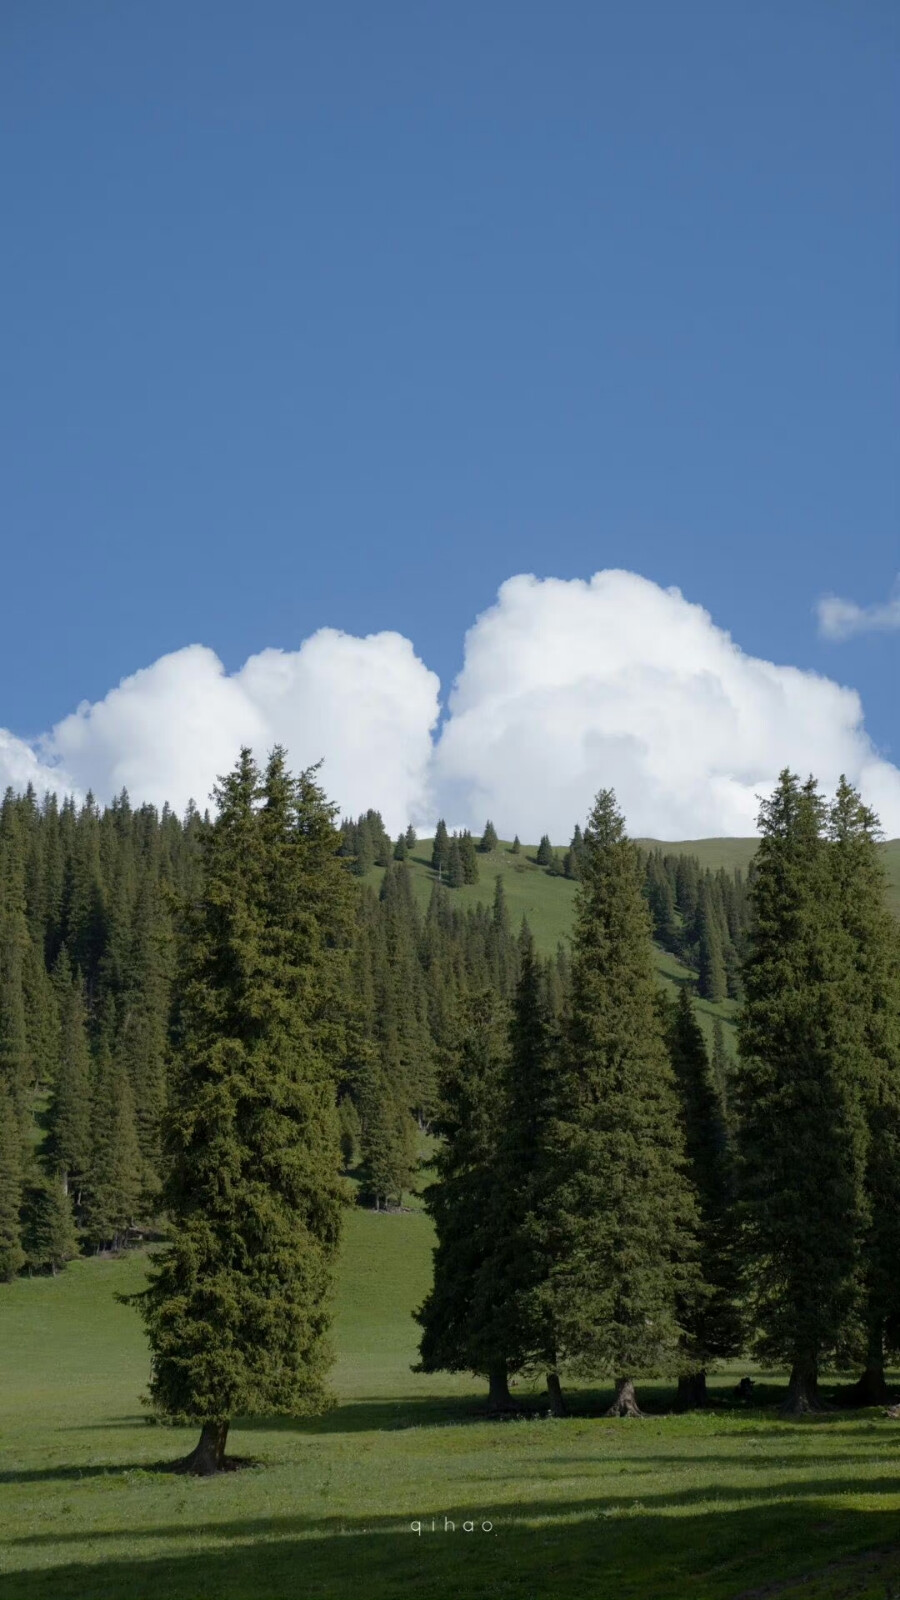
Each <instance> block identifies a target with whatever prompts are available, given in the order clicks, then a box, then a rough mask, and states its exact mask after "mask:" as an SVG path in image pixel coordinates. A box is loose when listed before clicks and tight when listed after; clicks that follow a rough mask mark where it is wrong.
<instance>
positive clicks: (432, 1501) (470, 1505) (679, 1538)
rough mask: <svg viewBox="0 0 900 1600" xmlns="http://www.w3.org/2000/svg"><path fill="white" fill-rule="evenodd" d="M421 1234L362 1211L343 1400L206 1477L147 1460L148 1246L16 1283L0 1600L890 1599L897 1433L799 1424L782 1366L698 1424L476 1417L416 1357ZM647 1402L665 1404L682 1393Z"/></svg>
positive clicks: (350, 1257) (899, 1530) (234, 1444)
mask: <svg viewBox="0 0 900 1600" xmlns="http://www.w3.org/2000/svg"><path fill="white" fill-rule="evenodd" d="M431 1237H432V1235H431V1228H430V1224H429V1222H428V1219H427V1217H425V1216H424V1215H423V1214H422V1213H398V1214H389V1215H384V1214H382V1215H376V1214H375V1213H372V1212H364V1211H354V1212H351V1213H350V1214H349V1215H348V1219H347V1231H346V1240H345V1248H344V1254H343V1261H342V1271H341V1274H340V1280H339V1287H338V1297H337V1307H336V1311H337V1317H336V1346H337V1351H338V1360H337V1364H336V1368H335V1375H334V1382H335V1388H336V1391H337V1394H338V1399H339V1404H338V1406H337V1407H336V1409H335V1410H333V1411H332V1412H330V1413H329V1414H327V1415H326V1416H325V1417H322V1418H319V1419H315V1420H313V1421H307V1422H293V1421H291V1420H281V1421H276V1422H271V1421H265V1422H263V1421H258V1422H256V1421H254V1420H253V1419H247V1420H244V1421H243V1422H242V1423H241V1424H240V1425H239V1426H237V1427H235V1428H234V1430H233V1435H232V1438H231V1440H230V1446H231V1448H232V1449H233V1451H234V1452H235V1453H236V1454H239V1455H245V1456H252V1457H254V1458H256V1459H258V1460H259V1462H260V1463H261V1465H260V1466H259V1467H257V1468H252V1469H249V1470H247V1471H244V1472H241V1473H235V1474H229V1475H226V1476H224V1477H222V1478H219V1479H214V1480H212V1481H203V1480H189V1479H184V1478H173V1477H171V1476H168V1475H166V1474H163V1473H159V1472H157V1471H156V1470H154V1469H155V1467H156V1466H157V1465H158V1463H159V1462H160V1461H163V1460H166V1459H172V1458H174V1457H175V1456H177V1455H178V1454H180V1453H182V1452H183V1451H184V1450H185V1449H186V1448H187V1447H188V1445H189V1444H192V1443H193V1442H194V1433H193V1430H192V1431H190V1432H186V1431H185V1430H181V1429H169V1428H164V1427H152V1426H148V1425H147V1423H146V1421H145V1420H143V1417H142V1414H141V1408H140V1406H139V1404H138V1396H139V1394H140V1392H141V1389H142V1388H143V1385H144V1382H145V1379H146V1375H147V1352H146V1347H145V1345H144V1340H143V1335H142V1331H141V1326H140V1322H139V1319H138V1317H137V1315H136V1313H135V1312H133V1311H132V1310H130V1309H128V1308H126V1307H123V1306H120V1305H118V1304H117V1303H116V1301H115V1299H114V1294H115V1291H116V1290H122V1289H128V1288H133V1287H136V1286H138V1285H139V1284H140V1282H141V1279H142V1275H143V1272H144V1265H145V1261H144V1258H143V1257H141V1256H139V1255H132V1256H129V1257H127V1258H125V1259H123V1260H118V1261H109V1260H91V1261H83V1262H77V1263H75V1264H74V1265H73V1266H72V1267H71V1268H70V1269H68V1270H67V1271H66V1272H65V1273H64V1274H61V1275H60V1276H59V1277H58V1278H55V1279H40V1280H35V1281H33V1282H28V1281H19V1282H16V1283H14V1284H11V1285H9V1286H4V1287H3V1289H2V1291H0V1454H2V1464H0V1527H2V1533H0V1600H21V1597H23V1596H25V1595H27V1596H28V1597H29V1600H51V1597H52V1600H145V1597H146V1600H163V1597H165V1600H219V1597H222V1600H257V1597H258V1600H281V1597H282V1596H284V1597H287V1596H291V1597H293V1596H295V1595H299V1596H303V1597H306V1596H311V1597H320V1600H347V1597H348V1596H353V1597H354V1600H451V1597H455V1596H457V1595H461V1594H462V1593H464V1592H465V1593H466V1594H468V1595H471V1596H473V1597H475V1600H488V1597H490V1600H495V1597H496V1600H606V1597H610V1600H613V1597H615V1600H726V1597H727V1600H735V1597H737V1596H743V1597H744V1600H751V1595H754V1594H755V1595H757V1596H759V1597H760V1600H761V1596H762V1595H763V1594H764V1595H765V1596H767V1597H768V1596H769V1595H771V1596H773V1597H774V1596H775V1595H777V1596H779V1597H781V1596H783V1597H784V1600H838V1596H841V1597H847V1596H856V1597H859V1600H863V1597H866V1600H875V1597H876V1596H877V1600H885V1596H887V1595H889V1594H890V1593H891V1590H890V1588H889V1585H893V1584H895V1583H900V1544H898V1542H900V1474H898V1472H897V1470H896V1455H897V1445H898V1427H897V1424H892V1423H891V1422H889V1421H887V1420H886V1419H885V1418H883V1417H882V1416H881V1415H880V1414H879V1413H877V1412H867V1413H854V1414H851V1415H844V1414H841V1413H840V1412H838V1413H835V1414H834V1415H833V1416H829V1417H828V1418H827V1419H826V1420H823V1421H817V1422H813V1423H809V1422H806V1423H785V1422H783V1421H781V1420H779V1419H778V1418H777V1416H776V1415H775V1414H774V1412H773V1411H772V1409H771V1407H772V1406H774V1404H775V1401H776V1398H777V1390H776V1388H775V1387H774V1386H773V1384H774V1378H773V1375H771V1374H770V1375H765V1374H760V1375H759V1388H758V1393H759V1396H760V1399H761V1401H762V1402H763V1405H762V1407H760V1408H755V1409H753V1410H750V1411H746V1412H741V1411H738V1410H736V1409H735V1408H734V1407H733V1405H732V1404H731V1402H730V1398H729V1397H728V1396H729V1391H730V1387H731V1385H732V1384H733V1383H734V1380H735V1376H736V1374H735V1373H729V1374H722V1375H721V1376H720V1377H719V1378H718V1379H716V1380H715V1381H714V1384H713V1390H714V1393H715V1394H716V1395H717V1397H718V1401H719V1403H718V1405H717V1406H716V1407H715V1408H714V1409H712V1410H711V1411H710V1412H709V1413H708V1414H701V1415H694V1416H688V1417H678V1416H670V1415H663V1414H655V1415H650V1416H648V1417H647V1418H646V1419H645V1420H644V1421H643V1422H623V1421H609V1420H606V1419H603V1418H601V1417H600V1416H597V1415H582V1416H577V1417H572V1418H570V1419H567V1420H564V1421H551V1420H549V1419H548V1418H546V1417H545V1416H543V1415H542V1414H541V1408H542V1402H541V1398H540V1394H539V1392H538V1391H537V1390H532V1389H530V1388H529V1387H528V1386H519V1389H518V1390H517V1393H518V1394H520V1395H521V1397H522V1400H523V1403H524V1404H525V1405H526V1407H529V1408H530V1414H529V1415H527V1416H525V1417H524V1418H523V1419H522V1420H515V1421H509V1422H489V1421H486V1420H483V1419H482V1416H481V1414H480V1407H481V1404H482V1396H483V1387H482V1386H481V1385H480V1384H477V1383H475V1382H473V1381H472V1380H470V1379H469V1378H467V1377H463V1376H460V1377H456V1378H454V1377H450V1376H447V1375H437V1376H426V1375H423V1374H416V1373H413V1372H411V1371H410V1364H411V1363H412V1362H413V1361H414V1360H415V1347H416V1327H415V1324H414V1323H413V1321H412V1317H411V1311H412V1308H413V1307H414V1306H415V1305H416V1304H417V1303H418V1302H419V1301H420V1300H421V1298H422V1296H423V1294H424V1292H425V1290H426V1288H427V1285H428V1281H429V1275H430V1243H431ZM743 1370H746V1369H745V1368H742V1369H741V1371H743ZM641 1395H642V1399H643V1400H644V1402H645V1404H647V1405H648V1406H649V1407H651V1408H652V1407H656V1408H657V1411H658V1412H661V1408H664V1407H665V1406H666V1405H667V1404H668V1403H669V1401H670V1399H671V1390H670V1389H669V1388H667V1387H666V1386H665V1385H662V1384H658V1385H644V1386H642V1389H641ZM607 1398H608V1396H604V1394H603V1393H601V1392H594V1391H591V1390H588V1389H585V1390H583V1391H581V1393H580V1395H579V1405H580V1406H581V1407H582V1408H583V1409H584V1410H585V1411H593V1412H597V1411H599V1410H600V1409H601V1407H602V1405H603V1403H604V1400H605V1399H607ZM767 1408H768V1409H767ZM445 1517H446V1518H449V1519H450V1520H451V1521H452V1522H454V1523H455V1524H456V1527H455V1530H454V1531H450V1530H449V1529H447V1531H444V1522H443V1519H444V1518H445ZM432 1519H434V1524H435V1526H434V1531H432V1528H431V1522H432ZM467 1519H468V1520H471V1521H473V1522H474V1523H475V1528H474V1529H473V1531H471V1532H466V1531H464V1529H463V1523H464V1521H465V1520H467ZM413 1521H419V1522H421V1524H422V1532H421V1534H418V1535H417V1534H415V1533H413V1532H412V1531H411V1529H410V1524H411V1523H412V1522H413ZM484 1521H489V1522H491V1524H492V1527H491V1529H490V1531H489V1532H485V1531H482V1530H481V1523H482V1522H484ZM773 1585H775V1586H776V1587H772V1586H773Z"/></svg>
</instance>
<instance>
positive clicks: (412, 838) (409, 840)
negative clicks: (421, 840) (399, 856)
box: [404, 823, 418, 850]
mask: <svg viewBox="0 0 900 1600" xmlns="http://www.w3.org/2000/svg"><path fill="white" fill-rule="evenodd" d="M404 837H405V839H406V848H407V850H414V849H415V848H416V844H417V843H418V841H417V839H416V830H415V828H414V827H413V825H412V823H410V825H409V827H408V828H407V830H406V833H405V835H404Z"/></svg>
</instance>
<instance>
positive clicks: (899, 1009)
mask: <svg viewBox="0 0 900 1600" xmlns="http://www.w3.org/2000/svg"><path fill="white" fill-rule="evenodd" d="M878 833H879V829H878V819H877V817H876V816H875V814H874V813H873V812H872V811H871V810H870V809H869V808H868V807H867V806H865V805H863V803H862V801H861V799H860V797H859V794H858V793H857V792H856V790H855V789H853V788H852V786H851V785H850V784H848V783H847V781H846V779H845V778H843V777H842V778H841V780H840V783H839V785H838V790H837V794H836V796H835V798H834V801H833V803H832V805H831V808H830V811H829V815H828V826H827V836H828V839H829V857H830V864H831V869H832V876H833V879H834V883H835V888H836V895H837V908H838V915H839V916H840V920H841V925H842V928H843V930H844V932H845V933H846V935H847V937H848V938H849V941H850V945H851V949H852V971H851V974H850V980H849V987H848V992H847V995H846V999H845V1010H846V1011H847V1012H849V1013H851V1014H852V1015H853V1017H854V1018H855V1019H856V1031H857V1034H858V1036H859V1037H860V1039H861V1043H862V1048H863V1052H864V1061H865V1073H864V1077H863V1094H864V1108H865V1117H866V1122H867V1127H868V1150H867V1160H866V1173H865V1191H866V1199H867V1203H868V1227H867V1229H866V1231H865V1233H864V1235H863V1238H862V1280H863V1310H862V1331H861V1339H860V1340H859V1342H858V1344H857V1347H856V1349H855V1350H852V1351H851V1352H850V1353H851V1354H852V1355H855V1356H856V1358H857V1359H858V1360H860V1361H861V1362H863V1363H864V1364H865V1366H866V1367H867V1369H868V1370H869V1371H870V1372H877V1371H878V1370H879V1369H882V1368H883V1365H884V1359H885V1350H886V1348H887V1349H890V1350H891V1351H896V1350H897V1349H898V1348H900V1280H898V1272H897V1263H898V1260H900V935H898V930H897V925H896V922H895V921H894V919H893V918H892V917H891V915H890V913H889V912H888V910H887V907H886V905H885V881H884V873H883V870H882V867H881V863H880V861H879V859H878V855H877V846H876V840H877V838H878ZM882 1381H883V1379H882ZM861 1398H862V1399H863V1401H864V1402H865V1400H866V1399H872V1400H876V1399H882V1398H884V1394H883V1393H878V1394H872V1395H871V1396H865V1395H864V1396H862V1397H861Z"/></svg>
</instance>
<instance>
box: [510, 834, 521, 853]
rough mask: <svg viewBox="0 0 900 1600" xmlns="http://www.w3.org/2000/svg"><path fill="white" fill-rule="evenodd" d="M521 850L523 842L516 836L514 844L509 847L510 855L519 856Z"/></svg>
mask: <svg viewBox="0 0 900 1600" xmlns="http://www.w3.org/2000/svg"><path fill="white" fill-rule="evenodd" d="M521 849H522V845H521V842H520V840H519V835H518V834H516V837H515V838H514V839H513V842H512V844H511V845H510V847H509V853H510V855H511V856H517V855H519V853H520V851H521Z"/></svg>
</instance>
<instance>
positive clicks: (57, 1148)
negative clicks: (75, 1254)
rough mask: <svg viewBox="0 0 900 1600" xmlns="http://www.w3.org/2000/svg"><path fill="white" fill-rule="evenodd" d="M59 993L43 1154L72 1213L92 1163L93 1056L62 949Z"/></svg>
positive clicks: (77, 983)
mask: <svg viewBox="0 0 900 1600" xmlns="http://www.w3.org/2000/svg"><path fill="white" fill-rule="evenodd" d="M56 984H57V991H58V994H59V1011H60V1029H59V1060H58V1064H57V1072H56V1081H55V1083H54V1085H53V1094H52V1097H51V1101H50V1110H49V1116H48V1137H47V1146H46V1154H47V1159H48V1161H49V1162H50V1164H51V1167H52V1169H53V1170H54V1171H56V1172H58V1173H59V1175H60V1179H61V1182H62V1188H63V1190H64V1192H65V1193H66V1194H67V1195H68V1194H71V1195H72V1198H73V1201H74V1205H75V1208H76V1212H80V1208H81V1190H82V1186H83V1184H84V1182H85V1178H86V1176H87V1174H88V1171H89V1169H90V1165H91V1059H90V1052H89V1050H88V1041H87V1031H86V1027H85V1014H84V1000H83V997H82V989H81V983H80V981H79V979H78V978H75V977H73V976H72V970H71V967H70V966H69V960H68V956H67V954H66V952H65V950H63V952H62V954H61V956H60V959H59V961H58V962H57V967H56Z"/></svg>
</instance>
